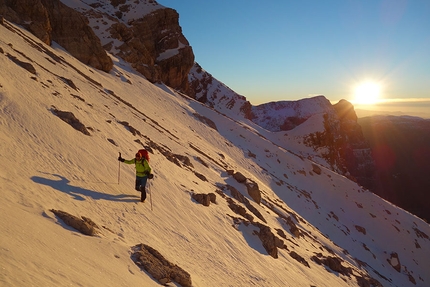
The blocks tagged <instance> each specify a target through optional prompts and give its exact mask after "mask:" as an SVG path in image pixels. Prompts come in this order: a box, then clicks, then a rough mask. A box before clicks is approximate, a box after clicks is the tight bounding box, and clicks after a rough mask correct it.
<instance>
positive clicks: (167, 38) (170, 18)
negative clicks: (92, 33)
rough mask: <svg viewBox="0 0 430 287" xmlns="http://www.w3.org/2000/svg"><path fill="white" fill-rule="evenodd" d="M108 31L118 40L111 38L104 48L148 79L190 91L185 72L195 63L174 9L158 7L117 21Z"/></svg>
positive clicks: (183, 90)
mask: <svg viewBox="0 0 430 287" xmlns="http://www.w3.org/2000/svg"><path fill="white" fill-rule="evenodd" d="M109 32H110V34H111V36H112V38H113V39H116V40H118V41H119V44H117V45H115V44H114V42H113V41H111V42H109V43H108V44H106V45H105V48H107V49H108V50H109V51H111V52H113V53H114V54H115V55H117V56H119V57H121V58H123V59H124V60H125V61H127V62H129V63H131V65H132V66H133V68H135V69H136V70H137V71H138V72H140V73H141V74H142V75H144V76H145V77H146V78H147V79H148V80H149V81H151V82H153V83H155V82H164V83H165V84H166V85H168V86H170V87H172V88H174V89H178V90H180V91H182V92H185V93H187V92H188V91H189V88H188V73H189V71H190V69H191V67H192V65H193V64H194V54H193V50H192V48H191V46H190V45H189V43H188V41H187V39H186V38H185V37H184V35H183V34H182V30H181V27H180V26H179V14H178V13H177V12H176V11H175V10H173V9H170V8H161V9H157V10H155V11H153V12H151V13H149V14H147V15H144V16H143V17H141V18H138V19H133V20H131V21H129V22H128V23H127V24H125V23H122V22H120V21H118V22H117V23H115V24H113V25H112V26H111V27H110V28H109ZM116 51H117V52H116Z"/></svg>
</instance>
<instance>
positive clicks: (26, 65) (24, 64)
mask: <svg viewBox="0 0 430 287" xmlns="http://www.w3.org/2000/svg"><path fill="white" fill-rule="evenodd" d="M7 57H8V58H9V59H10V60H11V61H12V62H14V63H15V64H17V65H18V66H20V67H22V68H24V69H26V70H27V71H29V72H30V73H32V74H33V75H36V69H35V68H34V66H33V65H32V64H31V63H28V62H23V61H21V60H19V59H17V58H16V57H14V56H12V55H9V54H8V55H7Z"/></svg>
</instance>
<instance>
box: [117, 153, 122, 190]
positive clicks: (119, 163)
mask: <svg viewBox="0 0 430 287" xmlns="http://www.w3.org/2000/svg"><path fill="white" fill-rule="evenodd" d="M119 157H121V153H119ZM120 175H121V162H120V161H118V184H119V177H120Z"/></svg>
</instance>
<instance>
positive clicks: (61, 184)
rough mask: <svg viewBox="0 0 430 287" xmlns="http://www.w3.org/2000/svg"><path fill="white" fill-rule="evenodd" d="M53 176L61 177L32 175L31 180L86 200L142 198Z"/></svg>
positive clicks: (123, 200)
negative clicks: (101, 190)
mask: <svg viewBox="0 0 430 287" xmlns="http://www.w3.org/2000/svg"><path fill="white" fill-rule="evenodd" d="M53 176H56V177H58V178H59V179H49V178H44V177H40V176H32V177H31V180H32V181H34V182H35V183H38V184H43V185H47V186H50V187H52V188H54V189H56V190H58V191H61V192H64V193H66V194H69V195H70V196H72V197H73V198H74V199H76V200H81V201H83V200H85V197H90V198H92V199H94V200H109V201H119V202H134V201H136V199H135V198H140V197H139V196H136V195H129V194H117V195H112V194H107V193H102V192H98V191H94V190H90V189H86V188H82V187H79V186H74V185H71V184H70V180H68V179H67V178H65V177H64V176H61V175H58V174H53Z"/></svg>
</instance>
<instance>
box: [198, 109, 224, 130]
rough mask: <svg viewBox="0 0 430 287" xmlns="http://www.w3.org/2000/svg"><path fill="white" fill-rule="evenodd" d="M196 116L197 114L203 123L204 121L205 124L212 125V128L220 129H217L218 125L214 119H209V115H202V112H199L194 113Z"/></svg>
mask: <svg viewBox="0 0 430 287" xmlns="http://www.w3.org/2000/svg"><path fill="white" fill-rule="evenodd" d="M194 116H195V117H196V118H197V119H198V120H199V121H201V122H202V123H204V124H205V125H207V126H208V127H211V128H213V129H214V130H216V131H218V129H217V127H216V124H215V122H214V121H212V120H211V119H208V118H207V117H205V116H202V115H200V114H198V113H194Z"/></svg>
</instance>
